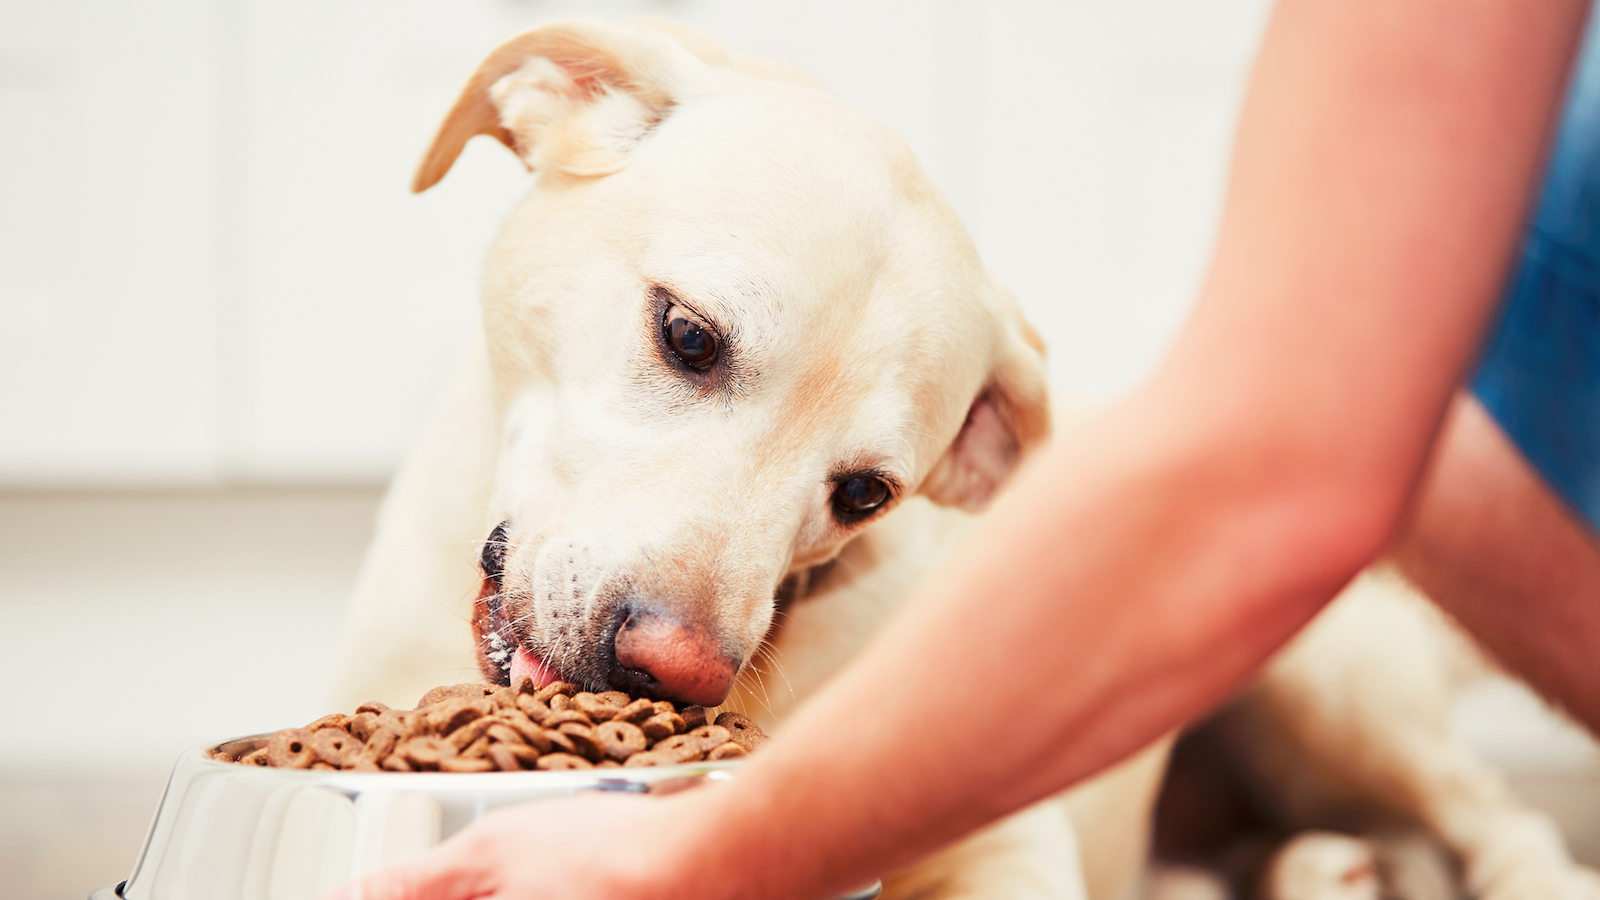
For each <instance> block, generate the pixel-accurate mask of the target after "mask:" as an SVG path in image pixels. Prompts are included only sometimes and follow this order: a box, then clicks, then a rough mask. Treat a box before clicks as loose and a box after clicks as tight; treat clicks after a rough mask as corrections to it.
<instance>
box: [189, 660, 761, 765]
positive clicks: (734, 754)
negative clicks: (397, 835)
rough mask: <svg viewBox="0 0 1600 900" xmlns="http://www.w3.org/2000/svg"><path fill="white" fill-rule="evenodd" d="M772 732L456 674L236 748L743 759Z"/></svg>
mask: <svg viewBox="0 0 1600 900" xmlns="http://www.w3.org/2000/svg"><path fill="white" fill-rule="evenodd" d="M766 739H767V736H766V735H764V734H762V733H761V729H760V728H757V727H756V724H755V723H754V722H752V721H750V720H749V719H747V718H745V717H744V716H741V715H739V714H738V713H732V712H725V713H723V714H722V715H720V716H717V717H716V719H715V721H712V720H710V719H708V718H707V714H706V710H705V709H704V708H703V707H699V706H686V707H682V708H679V707H677V706H675V705H673V704H671V703H668V702H666V701H664V700H649V699H635V698H633V697H629V696H628V695H627V694H624V693H622V692H620V691H605V692H603V693H598V694H596V693H590V692H588V691H584V690H581V689H580V688H579V687H578V686H577V685H575V684H568V683H566V682H561V681H558V682H556V683H554V684H548V685H545V686H544V687H542V688H536V687H534V685H533V683H532V682H531V681H529V680H527V679H525V678H524V679H519V680H518V682H517V683H516V684H514V685H512V686H511V687H498V686H495V685H492V684H454V685H445V686H443V687H436V688H434V689H433V690H431V691H429V692H428V693H426V694H424V695H423V696H422V702H420V703H418V704H417V708H416V709H412V710H397V709H390V708H389V707H387V706H384V705H383V704H382V703H364V704H362V705H361V706H360V707H359V708H358V709H357V710H356V711H355V714H354V715H349V716H347V715H344V714H342V713H334V714H333V715H331V716H323V717H322V718H320V719H318V720H316V721H315V722H312V723H311V724H310V725H307V726H305V727H304V728H285V729H284V730H282V731H279V732H276V733H274V734H272V735H271V736H269V737H268V738H267V739H266V741H265V742H263V743H262V744H261V745H260V746H259V747H257V748H256V749H254V750H251V751H250V752H248V753H246V754H244V755H243V756H239V757H235V756H231V755H229V754H228V753H225V752H224V751H222V750H215V751H213V752H212V758H213V759H218V760H221V761H223V762H232V763H241V764H243V765H248V766H277V767H279V768H286V769H344V770H348V771H361V772H509V771H522V770H534V769H537V770H544V771H561V770H568V769H607V768H617V767H620V766H630V767H632V766H670V765H675V764H678V763H687V762H698V761H700V760H722V759H737V758H738V757H741V756H745V755H747V754H749V753H750V752H752V751H754V750H755V749H756V748H757V747H760V746H761V744H762V742H764V741H765V740H766Z"/></svg>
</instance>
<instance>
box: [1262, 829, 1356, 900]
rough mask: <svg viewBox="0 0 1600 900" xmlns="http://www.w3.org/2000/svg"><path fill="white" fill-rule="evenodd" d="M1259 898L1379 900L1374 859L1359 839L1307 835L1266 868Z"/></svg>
mask: <svg viewBox="0 0 1600 900" xmlns="http://www.w3.org/2000/svg"><path fill="white" fill-rule="evenodd" d="M1261 895H1262V896H1263V897H1265V898H1267V900H1379V898H1380V897H1381V896H1382V891H1381V886H1380V884H1379V881H1378V860H1377V856H1376V854H1375V853H1374V852H1373V849H1372V846H1371V845H1370V844H1368V843H1367V842H1366V841H1364V840H1361V839H1360V838H1353V837H1350V836H1348V835H1343V834H1333V833H1330V832H1326V831H1307V832H1305V833H1303V834H1300V835H1298V836H1297V837H1295V838H1294V839H1293V840H1291V841H1289V842H1288V843H1287V844H1284V845H1283V847H1282V848H1281V849H1280V850H1279V851H1278V852H1277V855H1275V856H1273V858H1272V862H1270V863H1268V864H1267V869H1266V871H1265V872H1264V873H1263V875H1262V883H1261Z"/></svg>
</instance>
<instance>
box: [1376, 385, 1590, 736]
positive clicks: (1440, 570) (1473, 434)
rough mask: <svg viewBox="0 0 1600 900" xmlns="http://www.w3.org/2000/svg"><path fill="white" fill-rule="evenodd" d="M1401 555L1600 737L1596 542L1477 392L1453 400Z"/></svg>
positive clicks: (1459, 614)
mask: <svg viewBox="0 0 1600 900" xmlns="http://www.w3.org/2000/svg"><path fill="white" fill-rule="evenodd" d="M1394 555H1395V557H1396V559H1397V560H1398V561H1399V563H1400V567H1401V570H1402V571H1404V572H1405V573H1406V575H1407V577H1409V578H1410V579H1411V580H1413V581H1415V582H1416V583H1417V585H1418V586H1419V587H1421V588H1422V589H1423V591H1424V592H1425V593H1427V594H1428V596H1429V597H1431V598H1433V600H1434V601H1435V602H1437V603H1438V604H1439V605H1440V606H1443V607H1444V608H1445V609H1446V610H1448V611H1449V612H1450V613H1451V615H1453V616H1454V617H1455V618H1456V620H1457V621H1459V622H1461V624H1463V625H1465V626H1466V627H1467V628H1468V629H1469V630H1470V631H1471V632H1472V633H1473V635H1474V636H1475V637H1477V638H1478V640H1479V641H1481V642H1482V643H1483V644H1484V645H1485V646H1486V647H1488V648H1489V649H1490V651H1492V652H1493V653H1494V654H1495V655H1496V656H1497V657H1499V658H1500V659H1501V660H1502V661H1503V662H1504V663H1505V664H1506V665H1507V666H1508V667H1510V668H1511V669H1512V670H1514V671H1515V672H1516V673H1517V674H1519V675H1521V676H1522V677H1524V678H1526V679H1528V681H1529V682H1531V683H1532V684H1533V685H1534V687H1536V688H1538V689H1539V690H1540V691H1541V692H1542V693H1543V694H1544V695H1545V696H1546V697H1548V698H1550V699H1552V700H1554V701H1556V702H1557V703H1559V704H1561V705H1562V706H1564V707H1566V709H1567V710H1568V711H1570V712H1572V713H1573V714H1574V715H1576V716H1578V717H1579V718H1580V719H1582V720H1583V721H1584V722H1585V723H1586V724H1587V725H1588V726H1589V728H1590V729H1592V730H1595V731H1597V732H1600V680H1597V679H1596V678H1595V677H1594V656H1595V648H1596V647H1600V540H1597V539H1596V537H1595V535H1594V533H1593V532H1591V531H1589V530H1588V529H1587V528H1586V527H1585V525H1584V524H1583V523H1582V522H1581V520H1579V519H1578V518H1577V517H1576V516H1575V515H1574V514H1573V513H1572V511H1571V510H1569V509H1567V508H1566V507H1565V506H1564V505H1563V504H1562V502H1561V500H1560V499H1559V498H1558V497H1557V496H1556V495H1555V493H1554V492H1552V491H1551V490H1550V488H1549V487H1548V486H1547V485H1546V484H1545V483H1544V480H1543V479H1542V478H1540V477H1539V474H1538V472H1536V471H1535V470H1534V469H1533V467H1532V466H1531V465H1529V464H1528V462H1527V460H1525V459H1523V457H1522V455H1521V454H1520V453H1519V452H1518V451H1517V448H1516V445H1515V444H1513V443H1512V442H1511V441H1510V439H1509V438H1507V437H1506V435H1505V434H1504V433H1503V432H1502V431H1501V430H1500V428H1499V426H1498V425H1497V424H1496V423H1495V421H1494V419H1492V418H1491V417H1490V416H1489V414H1488V412H1487V411H1485V410H1484V408H1483V407H1482V406H1481V405H1480V404H1479V403H1478V402H1477V401H1476V400H1475V399H1473V398H1472V397H1471V396H1470V395H1467V394H1461V395H1459V396H1458V397H1457V399H1456V401H1455V404H1454V408H1453V409H1452V410H1451V414H1450V418H1449V420H1448V421H1447V422H1446V424H1445V428H1444V430H1443V431H1442V432H1441V434H1440V438H1439V441H1438V444H1437V447H1436V449H1435V451H1434V456H1433V460H1432V462H1430V463H1429V466H1428V473H1427V476H1426V478H1425V479H1424V481H1423V483H1422V486H1421V488H1420V489H1419V490H1418V492H1417V501H1416V505H1415V511H1414V512H1413V513H1412V515H1411V516H1410V517H1409V520H1408V522H1407V524H1406V525H1405V527H1403V528H1402V529H1401V530H1400V532H1399V534H1398V536H1397V538H1396V541H1395V546H1394Z"/></svg>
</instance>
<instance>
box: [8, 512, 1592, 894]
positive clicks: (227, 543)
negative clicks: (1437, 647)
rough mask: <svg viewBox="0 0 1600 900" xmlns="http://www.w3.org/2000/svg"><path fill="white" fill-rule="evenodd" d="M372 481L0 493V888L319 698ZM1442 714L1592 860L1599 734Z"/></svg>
mask: <svg viewBox="0 0 1600 900" xmlns="http://www.w3.org/2000/svg"><path fill="white" fill-rule="evenodd" d="M379 495H380V493H379V491H378V489H376V488H350V489H319V490H294V491H289V490H279V491H268V490H255V491H225V492H197V493H155V494H4V493H0V713H3V714H0V900H83V898H85V897H86V896H87V895H88V893H89V891H91V890H93V889H95V888H98V887H100V886H102V885H105V884H108V883H112V882H115V881H119V880H121V879H122V878H124V877H126V875H127V873H128V870H129V868H130V866H131V865H132V862H133V858H134V855H135V854H136V852H137V851H138V847H139V842H140V840H141V838H142V836H143V834H144V830H145V827H146V825H147V824H148V822H149V818H150V815H151V813H152V812H153V811H154V809H155V805H156V802H157V800H158V799H159V797H160V794H161V789H162V786H163V784H164V783H165V779H166V773H167V769H168V767H169V766H170V765H171V762H172V760H173V759H175V758H176V756H177V754H178V753H179V752H180V751H181V750H182V749H183V748H185V747H188V746H191V745H193V744H197V743H200V742H203V741H207V740H211V739H214V738H217V737H219V736H224V735H230V734H243V733H248V732H251V731H257V730H260V729H261V728H263V727H270V726H273V725H274V724H275V723H282V722H299V721H309V720H311V719H312V718H315V717H316V716H318V715H320V714H322V713H324V712H327V711H328V710H327V709H326V708H325V707H326V704H325V703H324V702H323V700H322V697H321V685H322V683H323V681H324V679H325V676H326V674H327V672H328V669H329V661H330V660H331V659H332V654H333V653H334V652H336V650H335V639H336V635H337V633H338V629H339V627H340V622H341V616H342V605H343V602H344V599H345V597H346V595H347V594H348V591H349V588H350V585H351V583H352V581H353V579H354V577H355V574H356V569H357V567H358V565H359V563H360V558H361V554H362V550H363V548H364V547H365V545H366V542H367V540H368V538H369V536H370V534H371V523H372V517H373V514H374V511H375V509H376V506H377V502H378V499H379ZM1457 712H1458V715H1457V721H1458V723H1459V725H1460V727H1461V728H1462V730H1463V732H1464V733H1466V734H1467V736H1468V737H1469V739H1470V740H1472V742H1473V743H1474V744H1476V745H1477V746H1478V747H1479V748H1480V750H1482V751H1483V752H1484V753H1485V754H1486V755H1487V756H1489V757H1490V758H1491V759H1492V760H1494V761H1495V762H1497V763H1498V764H1500V765H1501V766H1503V767H1505V768H1507V769H1509V770H1510V771H1511V772H1512V773H1513V774H1514V779H1515V783H1516V785H1517V787H1518V789H1519V790H1520V791H1522V792H1523V794H1524V795H1525V796H1526V797H1527V798H1528V799H1529V800H1531V801H1533V802H1535V803H1537V804H1539V805H1541V806H1544V807H1545V808H1547V809H1550V810H1551V811H1552V812H1554V813H1556V814H1557V816H1558V818H1559V820H1560V821H1561V822H1562V824H1563V827H1564V829H1565V830H1566V832H1567V834H1568V836H1569V839H1570V840H1571V841H1572V844H1573V848H1574V851H1575V853H1576V855H1578V856H1579V858H1581V859H1585V860H1587V861H1588V862H1590V863H1591V864H1595V863H1600V753H1597V752H1596V750H1595V745H1594V744H1593V743H1592V742H1590V741H1589V740H1587V739H1586V738H1585V737H1583V736H1581V735H1579V734H1577V733H1576V732H1575V731H1574V730H1573V729H1571V728H1570V727H1564V726H1562V725H1561V724H1560V723H1558V722H1556V721H1555V720H1553V719H1552V718H1551V717H1549V716H1548V715H1547V714H1545V713H1543V712H1542V711H1541V709H1540V708H1539V706H1538V704H1537V703H1536V702H1535V701H1532V700H1531V699H1530V698H1529V697H1528V696H1527V695H1526V694H1525V693H1523V692H1521V691H1520V690H1518V689H1516V688H1514V687H1511V686H1509V685H1506V684H1499V685H1496V684H1489V685H1485V686H1483V687H1481V688H1479V689H1475V690H1473V691H1471V692H1469V693H1467V694H1466V695H1465V696H1464V697H1463V700H1462V704H1461V707H1460V708H1459V709H1458V711H1457ZM263 723H265V724H263Z"/></svg>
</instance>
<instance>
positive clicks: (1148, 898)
mask: <svg viewBox="0 0 1600 900" xmlns="http://www.w3.org/2000/svg"><path fill="white" fill-rule="evenodd" d="M1229 896H1230V894H1229V892H1228V883H1227V882H1226V881H1224V880H1223V878H1222V876H1221V875H1218V874H1217V873H1215V872H1212V871H1210V870H1208V869H1202V868H1199V867H1197V866H1177V865H1160V864H1158V865H1153V866H1151V868H1150V871H1148V872H1146V873H1145V876H1144V890H1143V892H1142V893H1140V895H1139V898H1140V900H1228V898H1229Z"/></svg>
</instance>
